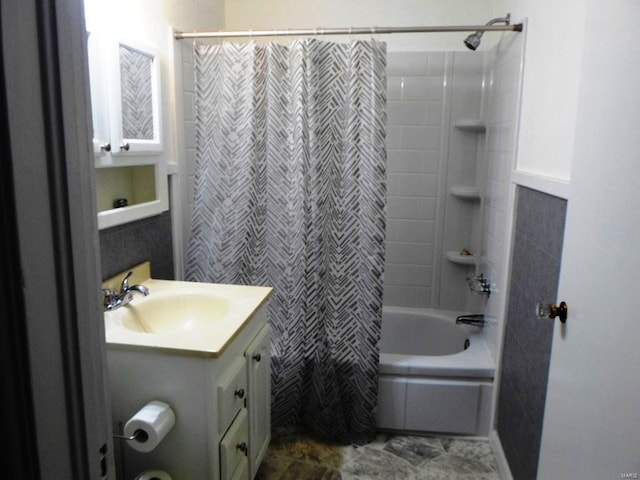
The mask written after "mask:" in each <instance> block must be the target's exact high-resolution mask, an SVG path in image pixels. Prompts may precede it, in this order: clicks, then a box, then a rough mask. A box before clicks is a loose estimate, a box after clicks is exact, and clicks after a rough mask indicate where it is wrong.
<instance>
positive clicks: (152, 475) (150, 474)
mask: <svg viewBox="0 0 640 480" xmlns="http://www.w3.org/2000/svg"><path fill="white" fill-rule="evenodd" d="M135 480H171V475H169V474H168V473H167V472H163V471H161V470H147V471H146V472H142V473H141V474H140V475H138V476H137V477H136V478H135Z"/></svg>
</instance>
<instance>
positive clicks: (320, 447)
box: [269, 434, 351, 470]
mask: <svg viewBox="0 0 640 480" xmlns="http://www.w3.org/2000/svg"><path fill="white" fill-rule="evenodd" d="M350 448H351V447H345V446H344V445H341V444H333V443H328V442H320V441H318V440H316V439H314V438H313V437H312V436H310V435H308V434H291V435H284V436H280V437H278V438H275V439H273V440H272V442H271V445H270V446H269V450H271V451H272V452H273V453H274V455H278V456H284V457H288V458H290V459H293V460H299V461H301V462H305V463H312V464H313V463H315V464H318V465H325V466H327V467H330V468H333V469H337V470H339V469H340V467H341V465H342V464H343V463H344V462H345V455H347V454H348V453H349V451H350V450H349V449H350Z"/></svg>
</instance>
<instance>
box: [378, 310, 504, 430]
mask: <svg viewBox="0 0 640 480" xmlns="http://www.w3.org/2000/svg"><path fill="white" fill-rule="evenodd" d="M460 314H461V313H459V312H448V311H442V310H430V309H409V308H401V307H384V309H383V318H382V338H381V342H380V350H381V352H380V370H379V391H378V411H377V426H378V428H379V429H381V430H395V431H403V432H434V433H435V432H439V433H454V434H466V435H476V436H486V435H488V433H489V422H490V412H491V399H492V395H493V377H494V373H495V365H494V363H493V360H492V359H491V355H490V353H489V350H488V349H487V346H486V344H485V342H484V339H483V337H482V332H481V330H480V329H479V328H477V327H471V326H467V325H456V323H455V321H456V317H457V316H458V315H460ZM485 328H490V327H485ZM465 347H466V349H465Z"/></svg>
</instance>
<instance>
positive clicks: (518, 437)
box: [498, 187, 566, 480]
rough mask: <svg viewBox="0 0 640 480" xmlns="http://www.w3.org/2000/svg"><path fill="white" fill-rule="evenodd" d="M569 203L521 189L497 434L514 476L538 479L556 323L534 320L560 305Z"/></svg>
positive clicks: (518, 193)
mask: <svg viewBox="0 0 640 480" xmlns="http://www.w3.org/2000/svg"><path fill="white" fill-rule="evenodd" d="M565 214H566V201H565V200H563V199H560V198H557V197H553V196H551V195H548V194H545V193H541V192H538V191H535V190H531V189H528V188H524V187H518V192H517V209H516V226H515V241H514V249H513V260H512V270H511V282H510V289H509V290H510V294H509V308H508V313H507V321H506V334H505V340H504V347H503V353H502V355H503V359H502V375H501V380H500V393H499V400H498V434H499V436H500V443H501V444H502V448H503V450H504V453H505V456H506V457H507V460H508V462H509V468H510V469H511V473H512V475H513V478H517V479H518V480H520V479H522V480H528V479H535V478H536V473H537V468H538V456H539V451H540V438H541V433H542V420H543V416H544V404H545V396H546V391H547V378H548V374H549V359H550V355H551V342H552V339H553V323H552V321H550V320H539V319H537V318H536V316H535V313H534V312H535V304H536V303H537V302H544V303H555V302H556V301H557V298H556V295H557V290H558V279H559V275H560V260H561V254H562V240H563V236H564V222H565Z"/></svg>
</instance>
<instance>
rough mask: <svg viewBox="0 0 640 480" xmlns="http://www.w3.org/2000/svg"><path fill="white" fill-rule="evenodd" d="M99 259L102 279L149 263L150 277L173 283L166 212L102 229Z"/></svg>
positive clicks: (169, 235)
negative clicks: (140, 264) (146, 262)
mask: <svg viewBox="0 0 640 480" xmlns="http://www.w3.org/2000/svg"><path fill="white" fill-rule="evenodd" d="M100 258H101V262H102V278H103V279H104V278H109V277H111V276H113V275H115V274H117V273H120V272H122V271H124V270H126V269H127V268H130V267H133V266H134V265H137V264H139V263H142V262H145V261H150V262H151V276H152V277H153V278H159V279H165V280H173V278H174V272H173V247H172V241H171V216H170V214H169V212H164V213H162V214H160V215H156V216H154V217H149V218H145V219H142V220H138V221H136V222H131V223H126V224H124V225H119V226H117V227H113V228H108V229H105V230H101V231H100Z"/></svg>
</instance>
